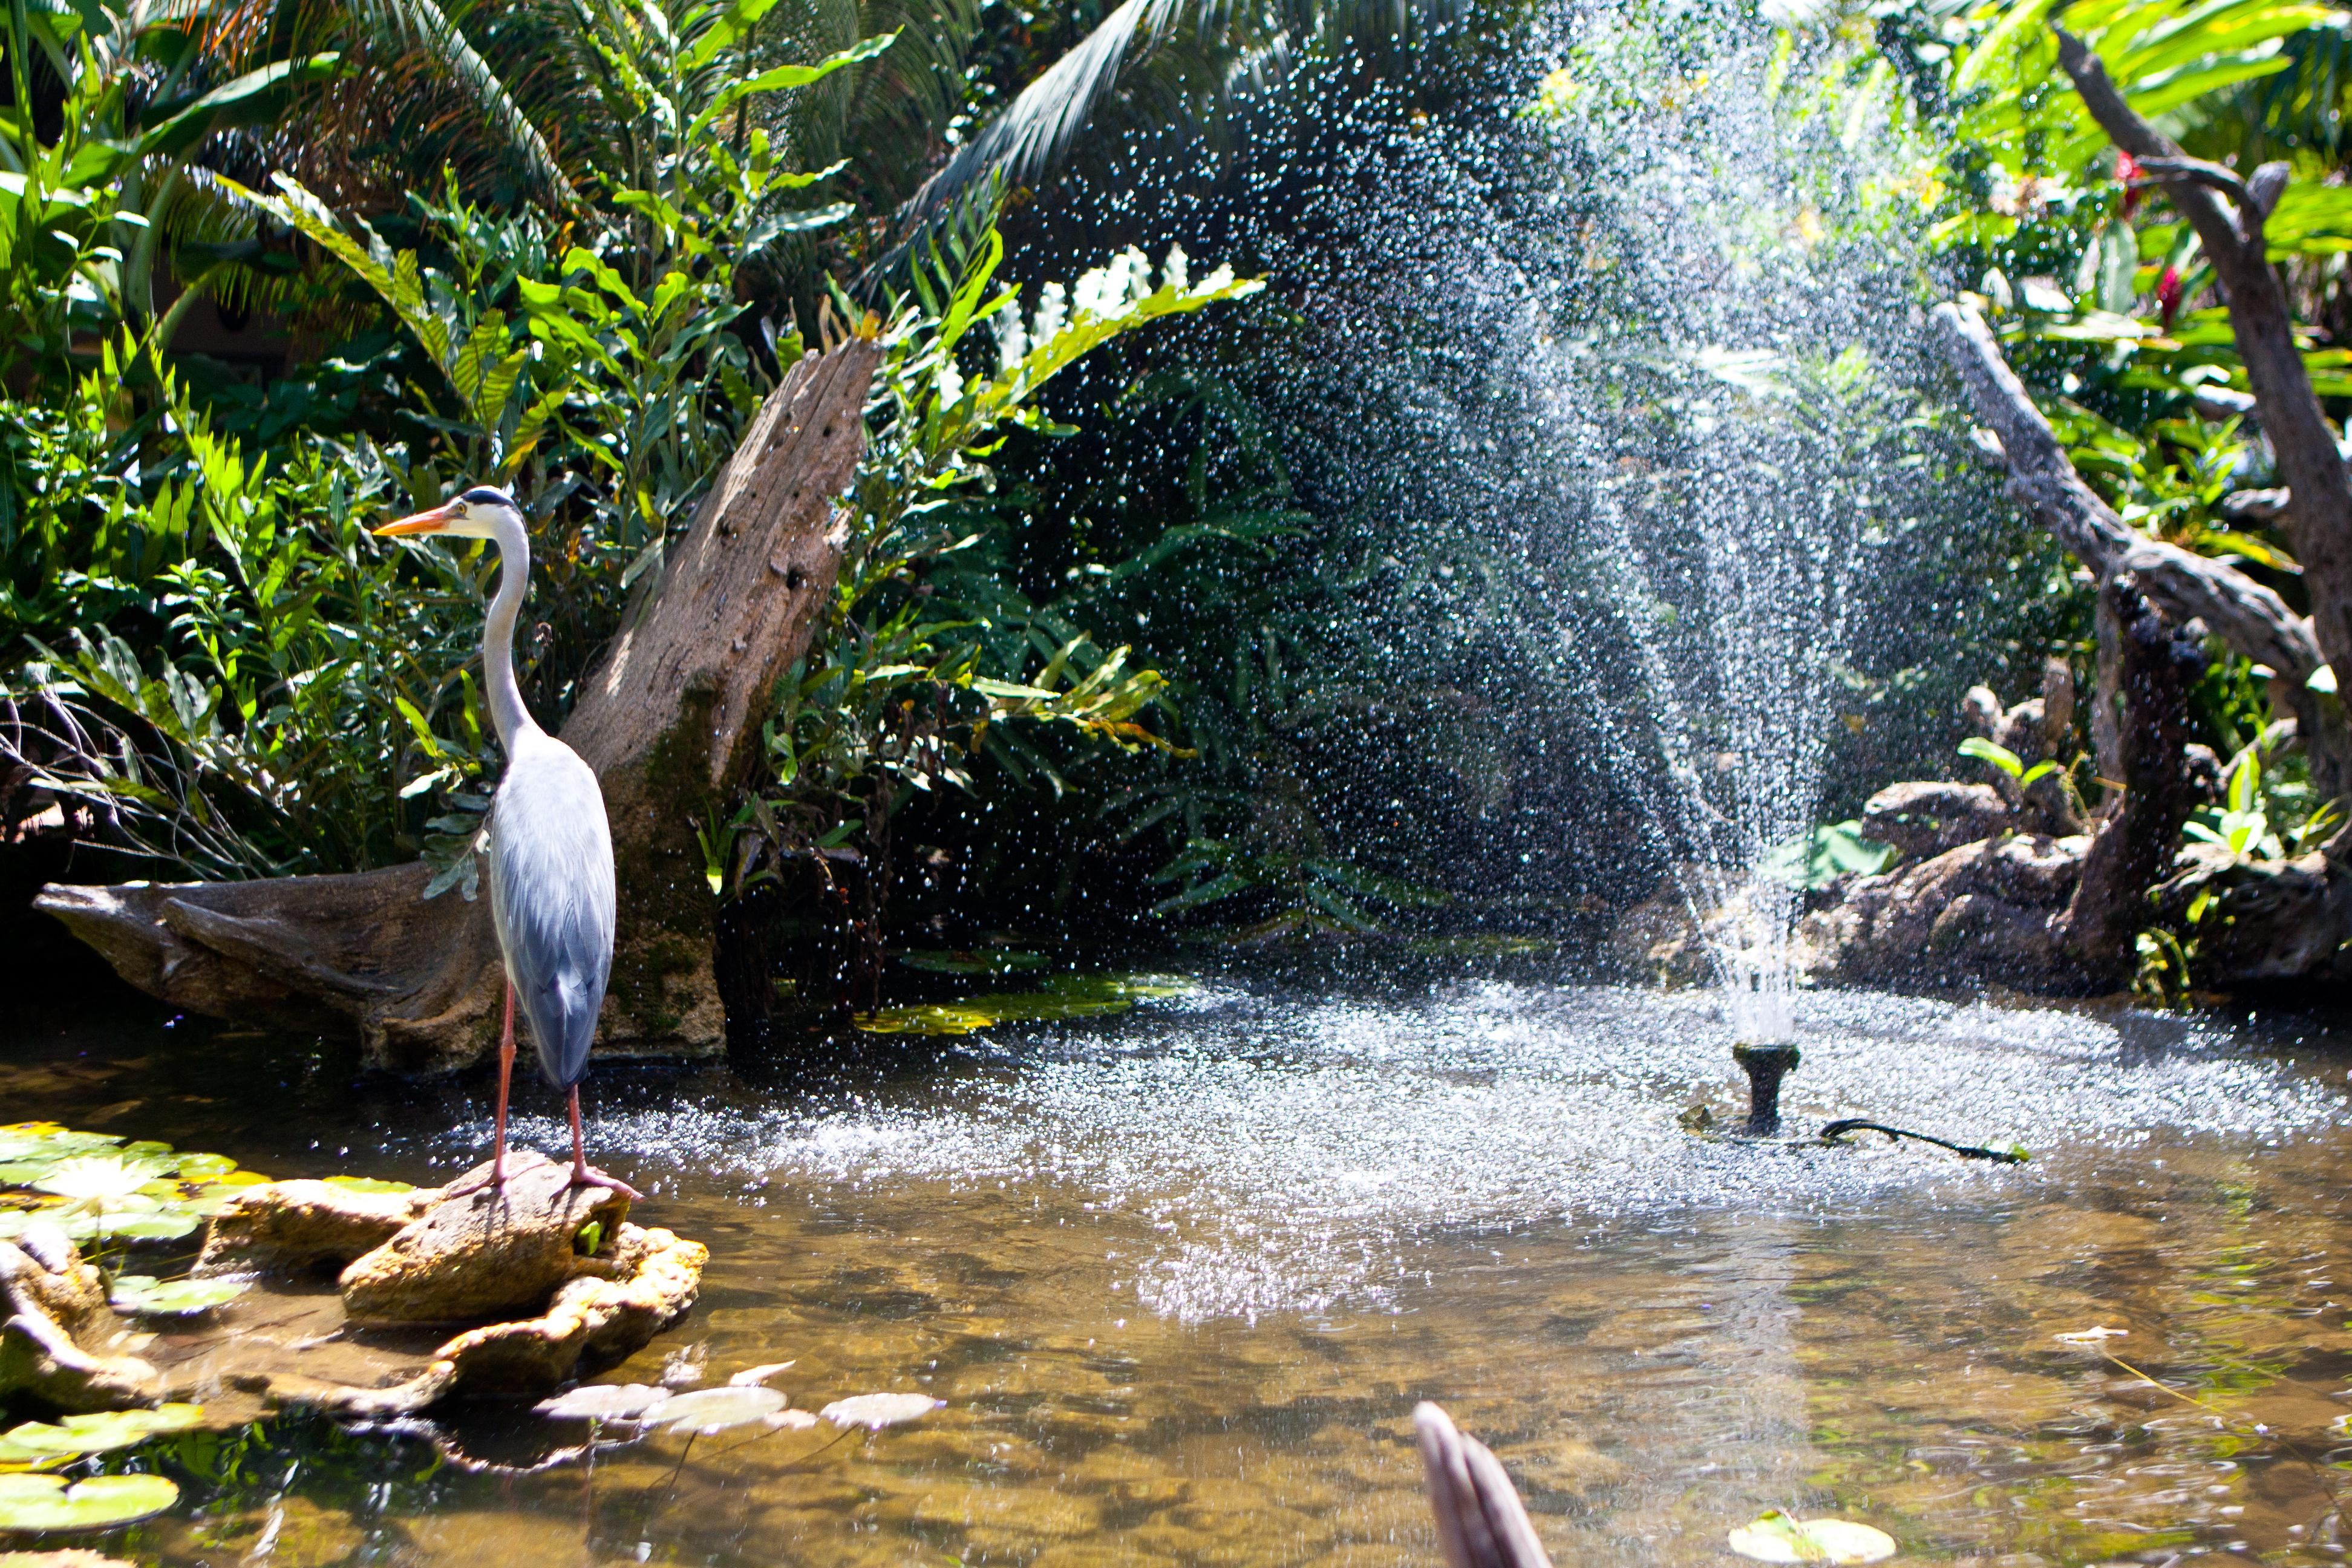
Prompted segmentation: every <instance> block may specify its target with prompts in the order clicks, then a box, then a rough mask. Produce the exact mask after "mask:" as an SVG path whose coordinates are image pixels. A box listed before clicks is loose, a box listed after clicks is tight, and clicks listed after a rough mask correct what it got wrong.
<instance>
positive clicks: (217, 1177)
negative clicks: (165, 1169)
mask: <svg viewBox="0 0 2352 1568" xmlns="http://www.w3.org/2000/svg"><path fill="white" fill-rule="evenodd" d="M235 1171H236V1161H234V1160H232V1159H230V1158H229V1157H228V1156H227V1155H226V1154H183V1155H181V1156H180V1163H179V1166H178V1173H179V1177H180V1180H182V1181H184V1182H217V1181H221V1180H223V1179H224V1178H226V1177H227V1176H228V1175H229V1174H230V1173H233V1172H235Z"/></svg>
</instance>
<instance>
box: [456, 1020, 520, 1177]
mask: <svg viewBox="0 0 2352 1568" xmlns="http://www.w3.org/2000/svg"><path fill="white" fill-rule="evenodd" d="M505 990H506V994H507V1011H506V1021H505V1022H504V1023H503V1024H501V1025H500V1026H499V1110H498V1115H497V1117H496V1119H495V1126H496V1129H497V1131H496V1138H497V1142H498V1147H497V1150H496V1152H493V1153H492V1154H491V1155H490V1173H489V1174H488V1176H487V1177H484V1178H483V1179H481V1180H479V1181H473V1182H467V1183H465V1184H462V1185H459V1186H454V1187H451V1188H449V1189H448V1194H449V1195H450V1196H451V1197H453V1198H456V1197H463V1196H465V1195H466V1194H467V1193H476V1192H479V1191H481V1190H482V1189H483V1188H484V1187H502V1186H504V1185H506V1181H507V1090H508V1089H509V1088H510V1087H511V1086H512V1085H513V1083H514V1058H515V1043H514V986H513V985H512V984H509V985H507V986H506V987H505Z"/></svg>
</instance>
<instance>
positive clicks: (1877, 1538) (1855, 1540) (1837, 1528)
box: [1730, 1509, 1895, 1564]
mask: <svg viewBox="0 0 2352 1568" xmlns="http://www.w3.org/2000/svg"><path fill="white" fill-rule="evenodd" d="M1730 1542H1731V1549H1732V1550H1733V1551H1734V1552H1738V1553H1739V1555H1741V1556H1742V1557H1752V1558H1754V1559H1755V1560H1756V1561H1757V1562H1759V1563H1841V1564H1843V1563H1879V1562H1884V1561H1885V1559H1887V1558H1889V1557H1892V1556H1894V1555H1895V1538H1894V1537H1893V1536H1891V1535H1889V1534H1887V1533H1886V1532H1885V1531H1883V1530H1874V1529H1873V1528H1871V1527H1870V1526H1869V1525H1866V1524H1855V1523H1854V1522H1853V1521H1851V1520H1843V1519H1807V1520H1796V1519H1791V1518H1790V1517H1789V1516H1788V1515H1787V1514H1785V1513H1782V1512H1781V1511H1780V1510H1779V1509H1774V1510H1770V1511H1769V1512H1768V1513H1765V1514H1763V1515H1760V1516H1759V1518H1758V1519H1757V1521H1756V1522H1755V1523H1753V1524H1744V1525H1741V1526H1740V1527H1739V1528H1738V1530H1735V1531H1732V1532H1731V1535H1730Z"/></svg>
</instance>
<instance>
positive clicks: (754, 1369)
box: [727, 1361, 800, 1388]
mask: <svg viewBox="0 0 2352 1568" xmlns="http://www.w3.org/2000/svg"><path fill="white" fill-rule="evenodd" d="M799 1364H800V1363H798V1362H793V1361H772V1362H769V1363H766V1364H765V1365H763V1366H747V1367H745V1368H744V1369H743V1370H742V1371H741V1372H739V1373H735V1374H734V1375H733V1376H732V1377H730V1378H729V1379H728V1380H727V1381H728V1383H729V1384H730V1386H732V1387H736V1388H751V1387H756V1386H757V1385H759V1384H762V1383H765V1382H767V1381H768V1379H770V1378H772V1377H773V1376H775V1375H776V1374H777V1373H780V1372H790V1371H791V1370H792V1369H793V1367H795V1366H798V1365H799Z"/></svg>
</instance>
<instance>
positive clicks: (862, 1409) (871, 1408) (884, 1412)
mask: <svg viewBox="0 0 2352 1568" xmlns="http://www.w3.org/2000/svg"><path fill="white" fill-rule="evenodd" d="M945 1404H947V1401H946V1400H944V1399H933V1398H932V1397H931V1396H930V1395H929V1394H859V1395H857V1397H856V1398H855V1399H836V1400H835V1401H834V1402H833V1403H832V1404H830V1405H826V1406H825V1407H824V1409H823V1410H820V1411H818V1412H817V1414H818V1415H822V1416H824V1418H825V1419H826V1420H828V1421H830V1422H832V1423H833V1424H834V1425H835V1426H863V1427H865V1428H866V1430H867V1431H869V1432H879V1431H880V1430H882V1428H883V1427H885V1426H898V1424H899V1423H900V1422H902V1421H912V1420H914V1419H915V1418H917V1417H918V1416H922V1415H929V1414H930V1413H931V1412H932V1411H934V1410H937V1409H939V1408H940V1406H942V1405H945Z"/></svg>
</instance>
